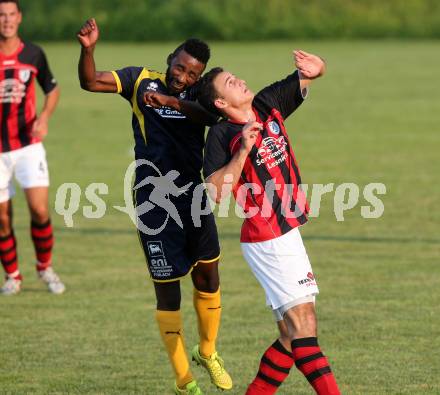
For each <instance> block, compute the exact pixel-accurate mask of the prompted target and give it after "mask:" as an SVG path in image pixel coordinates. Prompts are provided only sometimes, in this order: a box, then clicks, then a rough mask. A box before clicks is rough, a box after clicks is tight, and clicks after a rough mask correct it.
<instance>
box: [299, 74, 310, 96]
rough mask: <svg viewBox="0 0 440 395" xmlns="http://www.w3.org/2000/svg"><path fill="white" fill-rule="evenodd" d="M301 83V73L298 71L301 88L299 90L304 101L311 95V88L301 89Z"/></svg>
mask: <svg viewBox="0 0 440 395" xmlns="http://www.w3.org/2000/svg"><path fill="white" fill-rule="evenodd" d="M300 81H301V72H300V71H299V70H298V84H299V86H300V88H299V89H300V92H301V97H302V98H303V100H304V99H306V98H307V96H308V95H309V88H308V87H307V86H306V87H305V88H303V89H301V84H300Z"/></svg>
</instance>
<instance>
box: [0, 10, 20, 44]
mask: <svg viewBox="0 0 440 395" xmlns="http://www.w3.org/2000/svg"><path fill="white" fill-rule="evenodd" d="M20 23H21V12H20V11H19V10H18V7H17V4H15V3H0V38H2V39H7V38H14V37H16V36H17V34H18V33H17V32H18V27H19V26H20Z"/></svg>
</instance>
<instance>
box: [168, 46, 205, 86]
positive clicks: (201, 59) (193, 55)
mask: <svg viewBox="0 0 440 395" xmlns="http://www.w3.org/2000/svg"><path fill="white" fill-rule="evenodd" d="M210 56H211V52H210V50H209V46H208V44H206V43H205V42H203V41H201V40H198V39H196V38H190V39H188V40H186V41H185V42H184V43H182V44H181V45H179V46H178V47H177V48H176V49H175V50H174V52H172V53H171V54H169V55H168V59H167V64H168V69H167V76H166V78H167V85H168V87H169V90H170V92H171V93H173V94H176V93H180V92H183V91H184V90H185V89H186V88H189V87H190V86H192V85H194V84H195V83H196V82H197V81H198V80H199V79H200V76H201V75H202V73H203V72H204V71H205V67H206V64H207V63H208V60H209V57H210Z"/></svg>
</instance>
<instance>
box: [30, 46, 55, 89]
mask: <svg viewBox="0 0 440 395" xmlns="http://www.w3.org/2000/svg"><path fill="white" fill-rule="evenodd" d="M36 48H37V50H38V52H37V57H36V62H35V66H36V67H37V70H38V74H37V81H38V84H39V85H40V87H41V89H42V90H43V92H44V94H45V95H47V94H48V93H50V92H51V91H52V90H53V89H54V88H55V87H56V86H57V81H56V80H55V78H54V76H53V74H52V71H51V70H50V67H49V63H48V61H47V58H46V54H45V53H44V51H43V50H42V49H41V48H39V47H36Z"/></svg>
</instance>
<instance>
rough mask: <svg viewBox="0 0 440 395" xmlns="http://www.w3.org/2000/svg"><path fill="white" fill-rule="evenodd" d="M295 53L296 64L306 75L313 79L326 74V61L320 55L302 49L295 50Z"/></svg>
mask: <svg viewBox="0 0 440 395" xmlns="http://www.w3.org/2000/svg"><path fill="white" fill-rule="evenodd" d="M293 55H294V57H295V66H296V67H297V69H298V70H299V71H300V72H301V74H302V75H303V76H304V77H306V78H308V79H311V80H312V79H314V78H317V77H320V76H321V75H323V74H324V72H325V62H324V60H322V59H321V58H320V57H319V56H316V55H313V54H311V53H307V52H305V51H301V50H296V51H293Z"/></svg>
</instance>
